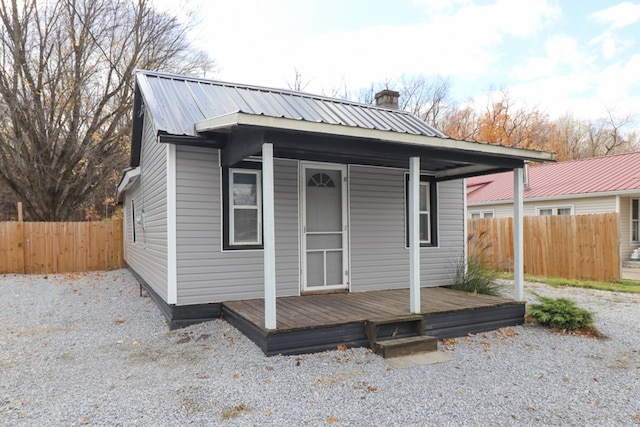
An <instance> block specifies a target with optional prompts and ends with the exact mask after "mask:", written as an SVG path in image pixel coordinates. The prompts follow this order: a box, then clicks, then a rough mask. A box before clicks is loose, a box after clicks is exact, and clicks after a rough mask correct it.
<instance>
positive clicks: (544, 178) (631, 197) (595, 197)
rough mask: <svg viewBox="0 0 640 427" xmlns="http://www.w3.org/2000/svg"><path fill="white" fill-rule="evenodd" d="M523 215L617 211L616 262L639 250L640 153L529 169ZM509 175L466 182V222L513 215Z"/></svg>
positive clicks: (482, 177) (474, 178) (489, 176)
mask: <svg viewBox="0 0 640 427" xmlns="http://www.w3.org/2000/svg"><path fill="white" fill-rule="evenodd" d="M525 175H528V182H525V191H524V203H523V206H524V215H530V216H531V215H581V214H598V213H609V212H616V213H617V214H618V236H619V238H620V259H621V260H627V259H629V258H630V256H631V253H632V252H633V250H634V249H636V248H638V247H639V246H640V228H639V220H640V217H639V206H638V204H639V200H640V152H635V153H628V154H619V155H615V156H606V157H594V158H589V159H580V160H572V161H566V162H560V163H546V164H541V165H537V166H532V167H530V168H528V173H526V174H525ZM512 186H513V172H502V173H497V174H492V175H486V176H477V177H472V178H469V179H467V210H468V216H469V218H488V217H506V216H511V215H512V209H511V206H512V202H513V187H512Z"/></svg>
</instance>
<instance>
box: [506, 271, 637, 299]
mask: <svg viewBox="0 0 640 427" xmlns="http://www.w3.org/2000/svg"><path fill="white" fill-rule="evenodd" d="M497 277H499V278H501V279H513V273H509V272H500V273H497ZM524 279H525V280H526V281H527V282H538V283H544V284H547V285H549V286H553V287H556V288H561V287H567V286H568V287H573V288H586V289H597V290H599V291H611V292H624V293H629V294H640V282H634V281H631V280H620V281H617V282H599V281H596V280H580V279H563V278H561V277H545V276H534V275H531V274H525V275H524Z"/></svg>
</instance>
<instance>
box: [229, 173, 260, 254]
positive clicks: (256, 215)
mask: <svg viewBox="0 0 640 427" xmlns="http://www.w3.org/2000/svg"><path fill="white" fill-rule="evenodd" d="M259 167H260V164H259V163H255V164H254V163H251V162H246V163H242V164H241V165H240V167H238V168H229V169H224V171H223V185H224V214H223V222H224V238H223V245H224V247H225V249H261V248H262V183H261V176H262V175H261V171H260V169H259Z"/></svg>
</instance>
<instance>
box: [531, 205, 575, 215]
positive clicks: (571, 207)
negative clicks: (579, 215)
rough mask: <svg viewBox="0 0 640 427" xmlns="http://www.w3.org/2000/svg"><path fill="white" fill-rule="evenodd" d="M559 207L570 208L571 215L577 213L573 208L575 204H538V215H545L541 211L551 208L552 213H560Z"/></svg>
mask: <svg viewBox="0 0 640 427" xmlns="http://www.w3.org/2000/svg"><path fill="white" fill-rule="evenodd" d="M559 209H569V210H570V213H569V215H575V212H574V209H573V205H559V206H536V215H538V216H543V215H542V214H541V213H540V211H546V210H550V211H551V215H552V216H554V215H558V210H559Z"/></svg>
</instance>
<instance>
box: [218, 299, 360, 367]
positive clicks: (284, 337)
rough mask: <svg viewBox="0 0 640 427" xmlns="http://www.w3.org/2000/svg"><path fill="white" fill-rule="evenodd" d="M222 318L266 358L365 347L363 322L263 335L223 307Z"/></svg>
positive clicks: (255, 327)
mask: <svg viewBox="0 0 640 427" xmlns="http://www.w3.org/2000/svg"><path fill="white" fill-rule="evenodd" d="M222 316H223V318H224V319H225V320H226V321H227V322H229V323H230V324H231V325H232V326H233V327H235V328H236V329H238V330H239V331H240V332H242V333H243V334H244V335H245V336H246V337H247V338H249V339H250V340H251V341H253V342H254V343H255V344H256V345H257V346H258V347H260V350H262V351H263V352H264V354H266V355H267V356H274V355H277V354H283V355H290V354H304V353H316V352H320V351H325V350H335V349H336V348H337V347H338V346H339V345H346V346H347V347H368V346H369V342H368V340H367V335H366V333H365V330H364V323H346V324H341V325H335V326H324V327H320V326H319V327H317V328H307V329H298V330H287V331H278V330H276V331H269V332H265V331H264V330H263V329H262V328H260V327H258V326H257V325H255V324H254V323H252V322H251V321H249V320H247V319H245V318H244V317H242V316H241V315H239V314H238V313H236V312H234V311H233V310H231V309H229V308H227V307H226V306H225V305H224V303H223V304H222Z"/></svg>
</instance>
